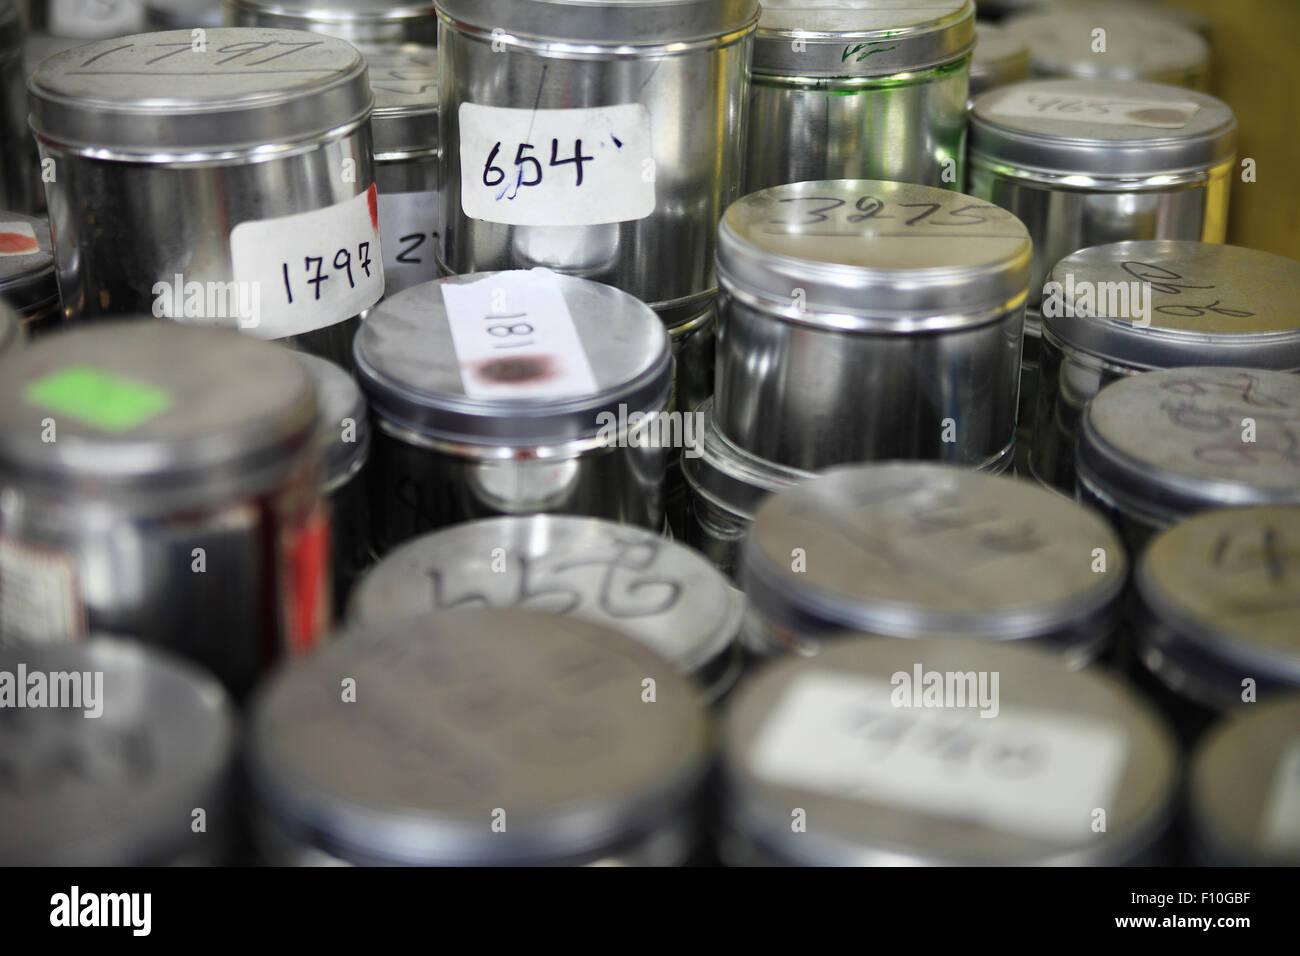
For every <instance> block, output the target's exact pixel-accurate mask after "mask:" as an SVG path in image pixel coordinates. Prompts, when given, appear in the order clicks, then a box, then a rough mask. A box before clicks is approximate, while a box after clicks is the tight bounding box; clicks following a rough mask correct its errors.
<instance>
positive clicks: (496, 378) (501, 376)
mask: <svg viewBox="0 0 1300 956" xmlns="http://www.w3.org/2000/svg"><path fill="white" fill-rule="evenodd" d="M474 372H475V374H477V375H478V377H479V378H481V379H484V380H486V381H489V382H495V383H497V384H500V385H525V384H529V383H533V382H544V381H546V380H547V379H550V378H554V377H555V376H556V375H557V374H559V368H558V366H557V364H556V361H555V359H554V357H552V356H550V355H518V356H511V357H506V358H494V359H488V360H487V361H485V362H480V363H479V364H478V365H477V366H475V368H474Z"/></svg>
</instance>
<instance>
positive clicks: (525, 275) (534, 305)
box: [442, 269, 596, 398]
mask: <svg viewBox="0 0 1300 956" xmlns="http://www.w3.org/2000/svg"><path fill="white" fill-rule="evenodd" d="M442 300H443V302H444V303H445V304H446V307H447V324H448V326H450V328H451V339H452V345H453V347H454V348H455V349H456V358H457V360H458V361H459V363H460V378H461V383H462V384H463V385H464V388H465V394H466V395H468V396H469V397H471V398H556V397H559V396H564V395H590V394H592V393H593V392H595V391H596V378H595V376H594V375H593V374H592V371H591V363H590V362H589V361H588V360H587V352H586V349H584V348H583V347H582V340H581V339H580V338H578V330H577V329H576V328H574V325H573V316H571V315H570V314H569V307H568V305H567V304H566V303H565V301H564V296H563V294H561V292H560V283H559V277H558V276H557V275H556V274H555V273H554V272H551V271H550V270H549V269H529V270H528V271H522V270H521V271H517V272H498V273H495V274H494V275H491V276H489V277H487V278H486V279H479V280H478V281H477V282H468V283H452V282H445V283H443V284H442Z"/></svg>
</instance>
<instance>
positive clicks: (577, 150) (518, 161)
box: [483, 139, 596, 188]
mask: <svg viewBox="0 0 1300 956" xmlns="http://www.w3.org/2000/svg"><path fill="white" fill-rule="evenodd" d="M535 148H536V147H535V146H534V145H533V144H532V143H520V144H519V146H518V149H516V150H515V166H517V167H519V172H518V174H517V175H516V181H515V188H519V187H523V186H540V185H541V184H542V178H543V170H544V167H543V166H542V163H541V160H539V159H537V157H535V156H526V155H524V154H525V151H527V150H532V149H535ZM500 152H501V143H500V142H497V143H496V144H495V145H494V146H493V147H492V150H491V152H489V153H488V156H487V160H486V161H485V162H484V163H483V185H484V186H489V187H491V186H500V185H501V184H502V183H504V182H505V181H506V171H505V170H504V169H502V168H501V167H500V166H497V165H496V163H495V160H496V158H497V155H498V154H499V153H500ZM559 153H560V141H559V140H558V139H552V140H551V158H550V161H549V162H548V163H547V164H546V165H547V166H550V167H559V166H568V165H572V166H573V168H574V186H575V187H576V186H581V185H582V164H583V163H589V162H593V161H594V160H595V158H596V157H594V156H589V155H587V154H586V153H584V152H583V151H582V140H580V139H576V140H574V142H573V155H572V156H570V157H568V158H567V159H563V158H561V157H560V155H559ZM529 164H531V166H529ZM526 166H529V169H528V172H529V173H530V175H525V167H526Z"/></svg>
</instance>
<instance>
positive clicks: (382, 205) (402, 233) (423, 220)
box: [379, 190, 438, 296]
mask: <svg viewBox="0 0 1300 956" xmlns="http://www.w3.org/2000/svg"><path fill="white" fill-rule="evenodd" d="M379 232H380V235H381V236H382V237H383V247H384V294H385V295H390V296H391V295H392V294H393V293H395V292H401V291H402V290H403V289H408V288H410V287H411V286H413V285H418V284H419V283H421V282H429V281H431V280H433V279H436V278H438V263H437V260H436V259H435V258H434V254H433V253H434V248H435V246H436V244H437V241H438V194H437V192H435V191H433V190H430V191H428V192H419V193H380V194H379Z"/></svg>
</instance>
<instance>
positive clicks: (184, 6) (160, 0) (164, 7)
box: [144, 0, 224, 30]
mask: <svg viewBox="0 0 1300 956" xmlns="http://www.w3.org/2000/svg"><path fill="white" fill-rule="evenodd" d="M223 22H224V18H223V16H222V10H221V0H144V25H145V29H148V30H192V29H194V28H195V27H203V28H204V29H205V30H210V29H212V28H213V27H219V26H221V25H222V23H223Z"/></svg>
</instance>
